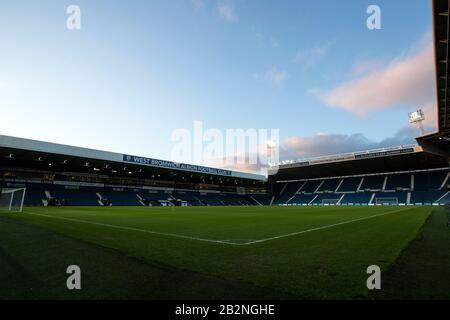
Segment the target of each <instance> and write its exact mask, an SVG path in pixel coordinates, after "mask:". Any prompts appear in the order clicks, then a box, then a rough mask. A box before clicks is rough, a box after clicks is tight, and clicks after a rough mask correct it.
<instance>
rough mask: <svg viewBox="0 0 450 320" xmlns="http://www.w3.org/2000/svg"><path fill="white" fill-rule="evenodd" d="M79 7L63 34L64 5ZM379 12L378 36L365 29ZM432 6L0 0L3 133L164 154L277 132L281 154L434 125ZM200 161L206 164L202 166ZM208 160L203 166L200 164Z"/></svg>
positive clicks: (387, 141) (401, 140) (356, 145)
mask: <svg viewBox="0 0 450 320" xmlns="http://www.w3.org/2000/svg"><path fill="white" fill-rule="evenodd" d="M71 4H76V5H78V6H79V7H80V8H81V30H68V29H67V27H66V19H67V18H68V14H67V13H66V8H67V7H68V6H69V5H71ZM371 4H376V5H378V6H379V7H380V8H381V12H382V29H381V30H369V29H367V27H366V19H367V17H368V15H367V13H366V9H367V7H368V6H369V5H371ZM430 11H431V9H430V2H429V1H411V0H395V1H392V0H376V1H365V0H346V1H335V0H324V1H306V0H292V1H288V0H283V1H274V0H273V1H269V0H268V1H260V0H218V1H215V0H170V1H163V0H151V1H139V0H132V1H115V0H108V1H106V0H96V1H93V0H89V1H87V0H86V1H81V0H74V1H63V0H54V1H49V0H43V1H22V0H2V1H1V2H0V39H1V42H2V44H1V50H0V70H1V72H0V117H1V119H2V121H1V124H0V134H4V135H12V136H18V137H25V138H31V139H37V140H45V141H50V142H58V143H64V144H71V145H77V146H83V147H90V148H96V149H102V150H108V151H116V152H121V153H127V154H135V155H141V156H147V157H153V158H161V159H168V160H170V158H171V149H172V148H173V142H172V141H171V139H170V138H171V135H172V133H173V132H174V131H175V130H177V129H180V128H185V129H188V130H192V128H193V123H194V121H196V120H198V121H202V122H203V124H204V126H205V128H217V129H219V130H226V129H230V128H231V129H233V128H242V129H249V128H255V129H271V128H274V129H279V130H280V147H281V158H282V159H298V158H304V157H311V156H319V155H325V154H332V153H339V152H347V151H356V150H362V149H370V148H377V147H384V146H396V145H399V144H407V143H413V142H414V137H415V136H417V135H418V134H419V131H418V130H417V128H414V127H410V126H409V125H408V117H407V114H408V112H411V111H415V110H416V109H417V108H419V107H420V108H423V109H424V110H425V112H426V117H427V120H426V129H427V131H432V130H434V128H435V118H436V115H435V112H436V111H435V103H436V102H435V90H436V89H435V80H434V64H433V47H432V41H431V39H432V31H431V13H430ZM203 164H205V163H203ZM206 164H208V163H206Z"/></svg>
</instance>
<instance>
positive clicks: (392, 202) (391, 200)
mask: <svg viewBox="0 0 450 320" xmlns="http://www.w3.org/2000/svg"><path fill="white" fill-rule="evenodd" d="M375 204H383V205H398V198H375Z"/></svg>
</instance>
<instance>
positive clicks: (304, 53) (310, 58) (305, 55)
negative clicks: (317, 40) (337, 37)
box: [294, 40, 335, 69]
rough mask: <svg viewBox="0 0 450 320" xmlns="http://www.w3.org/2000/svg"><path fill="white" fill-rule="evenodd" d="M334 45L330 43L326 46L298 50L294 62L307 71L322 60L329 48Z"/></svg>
mask: <svg viewBox="0 0 450 320" xmlns="http://www.w3.org/2000/svg"><path fill="white" fill-rule="evenodd" d="M334 43H335V41H334V40H333V41H330V42H329V43H327V44H324V45H320V46H315V47H312V48H309V49H304V50H299V51H298V52H297V54H296V55H295V59H294V60H295V61H296V62H299V63H300V64H301V65H302V66H303V67H304V68H305V69H309V68H311V67H313V66H314V65H316V64H317V63H318V62H319V61H320V60H322V59H323V58H324V57H325V55H326V54H327V52H328V50H329V48H330V47H331V46H332V45H333V44H334Z"/></svg>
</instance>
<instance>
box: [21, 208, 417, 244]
mask: <svg viewBox="0 0 450 320" xmlns="http://www.w3.org/2000/svg"><path fill="white" fill-rule="evenodd" d="M409 209H411V208H404V209H400V210H393V211H388V212H384V213H380V214H376V215H373V216H368V217H362V218H358V219H353V220H348V221H343V222H339V223H334V224H330V225H326V226H322V227H317V228H312V229H307V230H302V231H298V232H293V233H288V234H284V235H280V236H276V237H271V238H266V239H261V240H253V241H249V242H244V243H233V242H231V241H232V240H211V239H203V238H197V237H190V236H183V235H180V234H175V233H165V232H158V231H151V230H144V229H138V228H133V227H125V226H116V225H113V224H107V223H100V222H92V221H86V220H80V219H74V218H66V217H55V216H50V215H47V214H42V213H34V212H29V211H27V212H25V211H24V212H23V213H25V214H29V215H35V216H41V217H47V218H53V219H59V220H66V221H72V222H78V223H86V224H92V225H98V226H102V227H109V228H115V229H122V230H131V231H137V232H144V233H149V234H157V235H162V236H167V237H174V238H181V239H189V240H196V241H203V242H211V243H221V244H226V245H232V246H246V245H251V244H256V243H262V242H267V241H271V240H277V239H281V238H286V237H293V236H297V235H300V234H304V233H308V232H313V231H318V230H323V229H329V228H333V227H337V226H341V225H344V224H349V223H353V222H358V221H363V220H368V219H373V218H377V217H381V216H385V215H388V214H392V213H395V212H400V211H405V210H409ZM234 241H236V239H234Z"/></svg>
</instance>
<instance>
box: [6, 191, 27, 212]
mask: <svg viewBox="0 0 450 320" xmlns="http://www.w3.org/2000/svg"><path fill="white" fill-rule="evenodd" d="M25 191H26V189H25V188H19V189H0V211H12V212H22V210H23V201H24V200H25Z"/></svg>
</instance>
